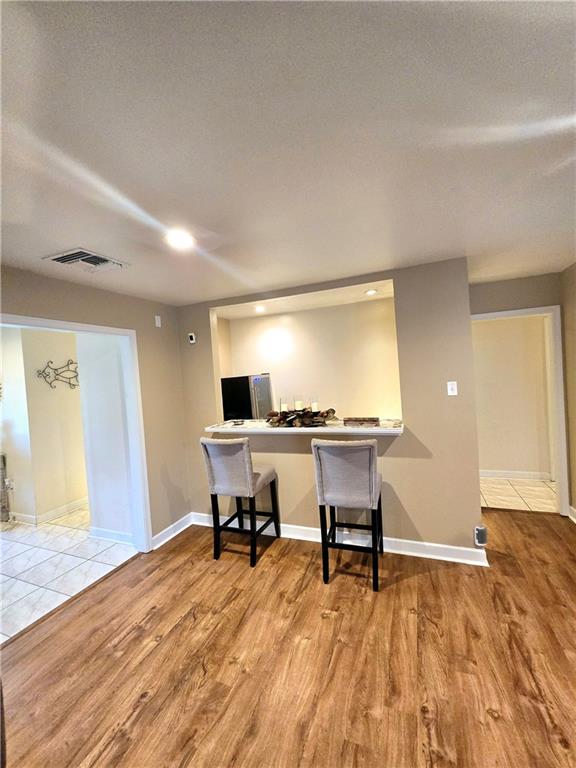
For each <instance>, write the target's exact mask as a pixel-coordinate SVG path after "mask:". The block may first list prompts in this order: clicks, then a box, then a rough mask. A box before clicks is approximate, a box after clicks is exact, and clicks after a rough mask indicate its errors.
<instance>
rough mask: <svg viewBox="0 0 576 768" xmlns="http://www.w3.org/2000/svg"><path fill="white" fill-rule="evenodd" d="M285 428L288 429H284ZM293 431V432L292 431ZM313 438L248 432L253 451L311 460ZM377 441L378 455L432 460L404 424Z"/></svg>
mask: <svg viewBox="0 0 576 768" xmlns="http://www.w3.org/2000/svg"><path fill="white" fill-rule="evenodd" d="M287 431H288V430H287ZM292 432H293V433H294V434H292ZM214 436H215V437H217V438H219V439H224V438H230V439H233V438H235V437H238V435H226V434H222V433H215V434H214ZM318 438H320V439H326V440H343V441H349V440H350V437H349V436H348V435H331V436H327V435H318ZM312 439H313V436H312V435H299V434H297V429H293V430H290V432H289V433H288V434H286V435H281V436H279V435H270V437H266V436H263V435H250V448H251V450H252V453H270V454H286V453H295V454H300V455H304V454H308V455H309V456H310V460H311V461H312V451H311V448H310V443H311V441H312ZM352 439H356V440H370V439H371V437H370V435H361V436H360V435H358V436H357V437H356V438H352ZM376 440H377V441H378V456H380V457H383V456H387V457H390V458H408V459H431V458H432V453H431V452H430V451H429V450H428V448H426V446H425V445H424V443H422V442H421V441H420V440H419V439H418V438H417V437H416V435H415V434H414V433H413V432H412V431H411V430H409V429H408V428H406V427H404V434H402V435H397V436H395V435H389V436H386V437H377V438H376Z"/></svg>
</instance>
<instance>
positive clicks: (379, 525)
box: [378, 496, 384, 553]
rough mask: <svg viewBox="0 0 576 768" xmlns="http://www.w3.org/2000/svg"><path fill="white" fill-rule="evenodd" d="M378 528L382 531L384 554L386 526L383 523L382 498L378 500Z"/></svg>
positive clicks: (382, 549) (381, 549) (381, 547)
mask: <svg viewBox="0 0 576 768" xmlns="http://www.w3.org/2000/svg"><path fill="white" fill-rule="evenodd" d="M378 527H379V530H380V537H379V541H380V552H381V553H383V552H384V525H383V523H382V496H379V498H378Z"/></svg>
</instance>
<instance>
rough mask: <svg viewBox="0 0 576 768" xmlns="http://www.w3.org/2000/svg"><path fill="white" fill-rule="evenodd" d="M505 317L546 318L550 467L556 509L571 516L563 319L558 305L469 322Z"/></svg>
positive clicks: (510, 311) (505, 312)
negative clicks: (551, 395)
mask: <svg viewBox="0 0 576 768" xmlns="http://www.w3.org/2000/svg"><path fill="white" fill-rule="evenodd" d="M507 317H545V318H548V320H549V322H548V323H547V333H548V345H549V349H550V351H551V354H552V379H553V383H554V409H553V410H554V423H553V424H552V425H551V426H552V427H553V433H554V437H555V439H554V440H553V444H554V445H553V455H552V457H551V459H552V466H553V467H554V471H555V472H556V475H557V478H556V487H557V489H558V509H559V512H560V514H561V515H564V516H566V517H568V516H569V514H570V494H569V484H568V438H567V435H566V401H565V393H564V360H563V344H562V315H561V312H560V307H559V306H558V305H554V306H550V307H529V308H527V309H504V310H501V311H499V312H484V313H481V314H477V315H472V320H473V321H474V320H502V319H504V318H507Z"/></svg>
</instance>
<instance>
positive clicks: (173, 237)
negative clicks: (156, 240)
mask: <svg viewBox="0 0 576 768" xmlns="http://www.w3.org/2000/svg"><path fill="white" fill-rule="evenodd" d="M164 239H165V240H166V242H167V243H168V245H169V246H170V247H171V248H174V250H176V251H190V250H192V248H194V246H195V245H196V240H194V238H193V237H192V235H191V234H190V232H187V231H186V230H185V229H179V228H177V227H176V228H174V229H168V230H166V235H165V237H164Z"/></svg>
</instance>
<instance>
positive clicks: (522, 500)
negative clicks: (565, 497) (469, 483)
mask: <svg viewBox="0 0 576 768" xmlns="http://www.w3.org/2000/svg"><path fill="white" fill-rule="evenodd" d="M480 492H481V504H482V506H483V507H494V508H497V509H519V510H523V511H525V512H528V511H529V512H558V499H557V496H556V483H555V482H554V481H552V480H515V479H514V478H510V479H506V478H500V477H481V478H480Z"/></svg>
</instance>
